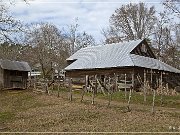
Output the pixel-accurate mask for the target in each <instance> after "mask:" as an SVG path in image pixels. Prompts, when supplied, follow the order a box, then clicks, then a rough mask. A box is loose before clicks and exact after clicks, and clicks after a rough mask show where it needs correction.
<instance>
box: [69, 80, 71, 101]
mask: <svg viewBox="0 0 180 135" xmlns="http://www.w3.org/2000/svg"><path fill="white" fill-rule="evenodd" d="M69 100H70V101H72V78H69Z"/></svg>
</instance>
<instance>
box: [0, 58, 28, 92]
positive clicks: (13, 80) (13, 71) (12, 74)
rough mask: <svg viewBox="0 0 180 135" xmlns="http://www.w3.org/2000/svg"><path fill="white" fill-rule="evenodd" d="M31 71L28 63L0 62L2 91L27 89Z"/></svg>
mask: <svg viewBox="0 0 180 135" xmlns="http://www.w3.org/2000/svg"><path fill="white" fill-rule="evenodd" d="M29 71H31V68H30V66H29V65H28V63H27V62H19V61H10V60H0V89H26V88H27V79H28V72H29Z"/></svg>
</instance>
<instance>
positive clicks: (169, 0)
mask: <svg viewBox="0 0 180 135" xmlns="http://www.w3.org/2000/svg"><path fill="white" fill-rule="evenodd" d="M163 5H164V6H165V8H166V9H168V10H169V11H170V13H173V14H175V15H176V16H177V17H179V18H180V2H179V0H164V2H163Z"/></svg>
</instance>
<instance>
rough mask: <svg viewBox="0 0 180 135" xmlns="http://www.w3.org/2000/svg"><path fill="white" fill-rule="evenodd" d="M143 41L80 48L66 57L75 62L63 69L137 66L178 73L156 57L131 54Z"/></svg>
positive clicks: (178, 71) (179, 71)
mask: <svg viewBox="0 0 180 135" xmlns="http://www.w3.org/2000/svg"><path fill="white" fill-rule="evenodd" d="M143 41H144V40H134V41H130V42H122V43H116V44H110V45H100V46H94V47H86V48H82V49H80V50H79V51H77V52H76V53H75V54H73V55H72V56H70V57H69V58H68V59H67V61H70V60H75V62H73V63H72V64H70V65H69V66H67V67H66V68H65V70H67V71H68V70H75V69H96V68H113V67H129V66H137V67H144V68H150V69H158V70H163V71H169V72H175V73H180V70H178V69H176V68H173V67H172V66H169V65H167V64H165V63H163V62H161V61H159V60H157V59H154V58H150V57H144V56H139V55H135V54H131V51H132V50H133V49H134V48H136V47H137V46H138V45H139V44H140V43H141V42H143Z"/></svg>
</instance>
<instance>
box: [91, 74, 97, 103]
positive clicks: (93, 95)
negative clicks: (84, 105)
mask: <svg viewBox="0 0 180 135" xmlns="http://www.w3.org/2000/svg"><path fill="white" fill-rule="evenodd" d="M94 78H95V82H96V84H95V87H94V88H92V90H93V91H92V103H91V104H92V105H94V98H95V91H96V90H97V75H95V77H94Z"/></svg>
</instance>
